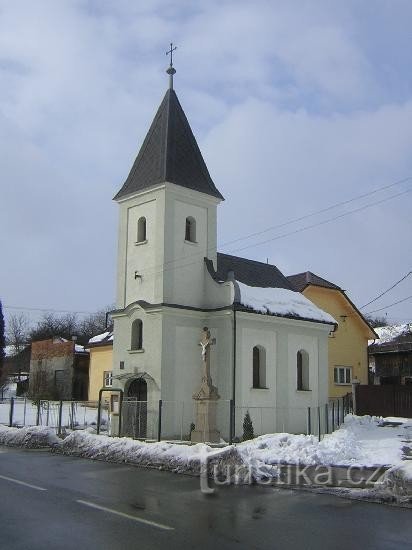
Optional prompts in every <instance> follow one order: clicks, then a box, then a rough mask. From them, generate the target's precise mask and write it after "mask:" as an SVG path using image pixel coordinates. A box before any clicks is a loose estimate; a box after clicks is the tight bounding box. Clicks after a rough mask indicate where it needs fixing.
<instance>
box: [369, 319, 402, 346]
mask: <svg viewBox="0 0 412 550" xmlns="http://www.w3.org/2000/svg"><path fill="white" fill-rule="evenodd" d="M375 332H376V334H377V335H378V336H379V340H369V344H375V345H380V344H387V343H388V342H392V341H393V340H395V339H396V338H398V336H402V335H404V334H407V333H408V332H412V323H403V324H402V325H389V326H387V327H377V328H375Z"/></svg>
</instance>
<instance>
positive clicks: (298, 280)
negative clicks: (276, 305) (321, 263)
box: [287, 271, 342, 292]
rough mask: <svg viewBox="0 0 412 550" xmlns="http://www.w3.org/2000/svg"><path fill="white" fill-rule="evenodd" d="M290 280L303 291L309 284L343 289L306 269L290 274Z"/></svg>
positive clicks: (297, 288) (299, 290)
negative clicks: (302, 271)
mask: <svg viewBox="0 0 412 550" xmlns="http://www.w3.org/2000/svg"><path fill="white" fill-rule="evenodd" d="M287 279H288V281H289V282H290V283H291V284H292V286H293V287H294V288H295V290H297V291H298V292H302V290H304V289H305V288H306V287H307V286H308V285H315V286H323V287H325V288H333V289H335V290H342V289H341V288H340V287H339V286H337V285H335V284H334V283H331V282H330V281H327V280H326V279H322V277H319V276H318V275H315V274H314V273H312V272H311V271H305V272H304V273H297V274H296V275H289V276H288V277H287Z"/></svg>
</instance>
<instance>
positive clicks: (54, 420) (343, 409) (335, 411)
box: [0, 394, 353, 443]
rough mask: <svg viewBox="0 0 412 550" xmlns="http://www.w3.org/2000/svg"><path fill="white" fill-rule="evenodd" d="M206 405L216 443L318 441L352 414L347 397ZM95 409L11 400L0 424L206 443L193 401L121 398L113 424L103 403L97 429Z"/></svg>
mask: <svg viewBox="0 0 412 550" xmlns="http://www.w3.org/2000/svg"><path fill="white" fill-rule="evenodd" d="M208 406H209V408H208V419H207V420H208V422H207V423H209V428H216V432H215V439H214V440H213V442H215V443H216V442H217V443H219V442H221V443H224V442H228V443H232V442H238V441H242V440H244V439H245V438H248V437H249V438H250V437H253V436H254V437H256V436H259V435H264V434H269V433H305V434H308V435H309V434H310V435H316V436H318V437H319V439H321V438H322V437H323V436H324V435H325V434H328V433H331V432H333V431H334V430H335V429H336V428H338V427H339V426H340V425H341V424H342V423H343V421H344V418H345V416H346V415H347V414H348V413H350V412H352V411H353V407H352V396H351V394H348V395H346V396H344V397H341V398H336V399H332V400H330V401H329V402H328V403H327V404H324V405H321V406H317V407H300V408H298V407H294V408H292V407H288V408H282V407H237V406H234V404H233V401H232V400H223V399H219V400H218V401H209V405H208ZM98 407H99V404H98V402H90V401H87V402H84V401H31V400H30V399H26V398H10V399H7V400H4V401H2V402H0V424H5V425H7V426H17V427H23V426H49V427H51V428H55V429H56V432H57V433H61V432H62V431H63V430H76V429H84V428H87V427H90V426H92V427H96V428H97V429H98V432H105V433H108V434H109V435H115V436H117V435H121V436H127V437H133V438H135V439H146V440H158V441H161V440H167V441H191V440H192V439H193V437H192V436H193V432H194V431H197V432H199V430H200V433H198V434H197V435H198V436H200V439H203V440H207V433H206V428H205V424H204V423H202V427H200V426H199V422H198V421H199V417H198V418H196V404H195V402H194V401H193V400H191V401H187V402H186V401H166V400H160V401H153V402H150V401H138V400H137V399H134V398H125V399H123V401H122V404H121V408H120V411H119V415H118V416H117V419H118V420H117V422H116V423H113V422H111V418H110V417H111V415H110V414H109V408H108V403H107V401H105V400H102V401H101V404H100V422H99V425H97V424H98V416H99V412H98ZM196 424H198V425H196ZM202 429H203V430H204V432H203V433H202V431H201V430H202ZM198 440H199V439H198Z"/></svg>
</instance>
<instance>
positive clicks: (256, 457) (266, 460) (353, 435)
mask: <svg viewBox="0 0 412 550" xmlns="http://www.w3.org/2000/svg"><path fill="white" fill-rule="evenodd" d="M396 421H398V422H403V423H402V425H400V426H398V427H389V426H386V427H382V426H380V424H382V419H379V418H375V417H370V416H353V415H348V416H346V418H345V423H344V424H343V425H342V426H341V427H340V428H339V429H338V430H336V431H335V432H333V433H332V434H329V435H326V436H325V437H324V438H323V439H322V440H321V441H318V438H317V437H315V436H313V435H292V434H287V433H283V434H269V435H262V436H260V437H257V438H256V439H253V440H251V441H246V442H244V443H241V444H240V445H238V450H239V452H240V455H241V457H242V458H243V459H244V460H245V462H247V463H250V462H252V463H254V467H255V468H256V469H257V470H261V471H262V472H263V473H265V472H267V471H268V468H270V467H271V466H273V465H276V464H286V463H287V464H302V465H315V464H321V465H342V466H344V465H348V466H351V465H353V466H355V465H356V466H395V465H396V466H397V465H400V464H401V463H402V454H403V453H402V447H404V446H405V443H404V441H405V440H411V441H412V420H408V419H399V418H398V419H396Z"/></svg>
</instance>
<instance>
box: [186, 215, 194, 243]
mask: <svg viewBox="0 0 412 550" xmlns="http://www.w3.org/2000/svg"><path fill="white" fill-rule="evenodd" d="M185 241H188V242H190V243H195V242H196V220H195V219H194V218H192V216H189V217H187V218H186V227H185Z"/></svg>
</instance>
